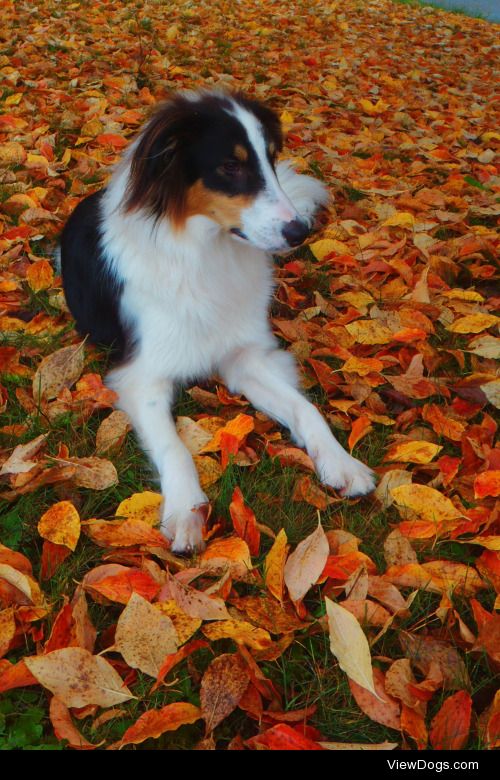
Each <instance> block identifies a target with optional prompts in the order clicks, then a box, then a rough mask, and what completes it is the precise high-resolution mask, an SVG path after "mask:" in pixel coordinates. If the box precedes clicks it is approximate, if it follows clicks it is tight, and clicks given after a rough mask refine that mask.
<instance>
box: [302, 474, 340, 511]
mask: <svg viewBox="0 0 500 780" xmlns="http://www.w3.org/2000/svg"><path fill="white" fill-rule="evenodd" d="M292 500H293V501H305V502H306V503H307V504H311V506H314V507H316V509H321V510H322V511H323V510H325V509H326V508H327V507H328V506H330V504H334V503H335V500H336V499H334V498H332V497H331V496H329V495H328V493H327V492H326V491H325V490H322V489H321V488H320V486H319V485H318V484H317V483H316V482H313V480H312V479H311V477H309V476H303V477H299V479H298V480H297V482H296V483H295V487H294V489H293V495H292Z"/></svg>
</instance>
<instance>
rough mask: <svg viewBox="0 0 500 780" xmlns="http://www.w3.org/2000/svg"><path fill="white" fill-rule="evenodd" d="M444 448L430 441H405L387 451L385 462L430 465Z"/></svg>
mask: <svg viewBox="0 0 500 780" xmlns="http://www.w3.org/2000/svg"><path fill="white" fill-rule="evenodd" d="M442 449H443V448H442V447H440V446H439V445H438V444H432V442H430V441H405V442H402V443H401V444H393V446H392V447H390V448H389V449H388V451H387V454H386V456H385V458H384V460H394V461H400V462H401V463H430V462H431V460H433V459H434V458H435V457H436V455H437V454H438V453H439V452H441V450H442Z"/></svg>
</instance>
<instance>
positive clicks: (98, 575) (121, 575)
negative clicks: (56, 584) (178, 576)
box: [82, 564, 160, 604]
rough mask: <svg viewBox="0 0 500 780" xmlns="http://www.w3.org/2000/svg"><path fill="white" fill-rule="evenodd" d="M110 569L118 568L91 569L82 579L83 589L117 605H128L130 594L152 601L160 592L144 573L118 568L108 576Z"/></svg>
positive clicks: (151, 579) (148, 575) (156, 585)
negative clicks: (136, 594)
mask: <svg viewBox="0 0 500 780" xmlns="http://www.w3.org/2000/svg"><path fill="white" fill-rule="evenodd" d="M112 567H115V568H118V567H116V565H115V564H111V565H108V566H106V565H105V566H97V567H96V568H95V569H92V571H90V572H88V573H87V574H86V575H85V577H84V578H83V581H82V585H83V587H84V588H85V589H86V590H88V591H90V593H91V594H93V595H94V594H95V593H99V594H100V595H101V596H104V597H105V598H106V599H109V600H110V601H116V602H118V603H119V604H128V602H129V600H130V597H131V596H132V593H138V594H139V595H140V596H142V597H143V598H145V599H146V600H147V601H152V600H153V599H154V597H155V596H156V594H157V593H158V591H159V590H160V585H159V584H158V583H157V582H156V581H155V580H154V579H153V578H152V577H151V575H150V574H148V573H147V572H145V571H141V570H140V569H133V568H126V567H123V566H120V567H119V570H118V571H114V570H113V571H112V572H110V573H109V574H108V571H110V570H111V569H112Z"/></svg>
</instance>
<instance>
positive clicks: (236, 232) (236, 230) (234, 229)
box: [229, 227, 249, 241]
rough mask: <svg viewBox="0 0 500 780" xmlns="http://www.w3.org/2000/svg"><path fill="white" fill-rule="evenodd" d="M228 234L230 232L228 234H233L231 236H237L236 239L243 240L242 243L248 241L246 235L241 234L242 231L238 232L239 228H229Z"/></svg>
mask: <svg viewBox="0 0 500 780" xmlns="http://www.w3.org/2000/svg"><path fill="white" fill-rule="evenodd" d="M229 232H230V233H232V234H233V236H238V238H241V239H243V241H248V240H249V239H248V236H246V235H245V234H244V233H243V231H242V230H240V229H239V228H237V227H233V228H231V230H230V231H229Z"/></svg>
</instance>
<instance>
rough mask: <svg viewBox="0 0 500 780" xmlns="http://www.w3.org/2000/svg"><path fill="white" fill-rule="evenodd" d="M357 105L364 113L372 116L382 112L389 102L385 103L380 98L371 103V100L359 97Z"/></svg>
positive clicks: (385, 109)
mask: <svg viewBox="0 0 500 780" xmlns="http://www.w3.org/2000/svg"><path fill="white" fill-rule="evenodd" d="M359 105H360V106H361V108H362V109H363V111H364V112H365V114H370V116H373V115H374V114H383V113H384V111H387V109H388V108H389V103H385V102H384V101H383V100H380V99H379V100H377V102H376V103H372V102H371V100H368V99H367V98H361V100H360V101H359Z"/></svg>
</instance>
